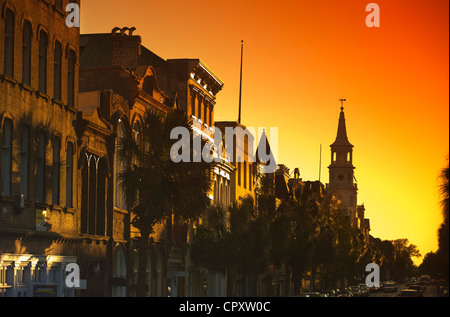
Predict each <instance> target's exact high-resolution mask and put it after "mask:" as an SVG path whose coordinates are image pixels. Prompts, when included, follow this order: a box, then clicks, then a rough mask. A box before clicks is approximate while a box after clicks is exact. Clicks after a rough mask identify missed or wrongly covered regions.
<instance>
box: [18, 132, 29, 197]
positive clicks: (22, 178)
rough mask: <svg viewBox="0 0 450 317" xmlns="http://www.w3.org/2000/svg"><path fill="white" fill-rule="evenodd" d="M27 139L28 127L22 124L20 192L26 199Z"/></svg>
mask: <svg viewBox="0 0 450 317" xmlns="http://www.w3.org/2000/svg"><path fill="white" fill-rule="evenodd" d="M29 140H30V129H29V128H28V126H24V127H23V129H22V146H21V149H20V193H21V194H22V195H23V199H28V170H29V152H30V149H29Z"/></svg>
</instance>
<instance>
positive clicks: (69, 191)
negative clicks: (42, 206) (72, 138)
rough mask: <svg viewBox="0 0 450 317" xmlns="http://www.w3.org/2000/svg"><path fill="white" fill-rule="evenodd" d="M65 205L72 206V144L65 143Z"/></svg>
mask: <svg viewBox="0 0 450 317" xmlns="http://www.w3.org/2000/svg"><path fill="white" fill-rule="evenodd" d="M66 206H67V207H68V208H71V207H73V144H72V142H68V143H67V152H66Z"/></svg>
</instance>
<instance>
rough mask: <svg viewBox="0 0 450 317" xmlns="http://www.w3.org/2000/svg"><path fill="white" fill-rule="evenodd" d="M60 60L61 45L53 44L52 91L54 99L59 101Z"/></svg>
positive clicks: (58, 43)
mask: <svg viewBox="0 0 450 317" xmlns="http://www.w3.org/2000/svg"><path fill="white" fill-rule="evenodd" d="M61 60H62V45H61V43H60V42H58V41H56V42H55V52H54V60H53V64H54V67H53V73H54V78H53V79H54V80H53V89H54V97H55V99H57V100H61Z"/></svg>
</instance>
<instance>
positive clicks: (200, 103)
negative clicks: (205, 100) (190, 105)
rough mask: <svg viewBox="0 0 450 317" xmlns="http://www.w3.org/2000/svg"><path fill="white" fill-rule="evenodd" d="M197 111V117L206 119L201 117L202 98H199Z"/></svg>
mask: <svg viewBox="0 0 450 317" xmlns="http://www.w3.org/2000/svg"><path fill="white" fill-rule="evenodd" d="M197 113H198V118H197V119H201V120H202V121H204V119H203V118H201V116H202V100H201V99H197Z"/></svg>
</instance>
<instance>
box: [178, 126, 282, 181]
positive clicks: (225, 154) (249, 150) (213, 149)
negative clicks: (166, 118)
mask: <svg viewBox="0 0 450 317" xmlns="http://www.w3.org/2000/svg"><path fill="white" fill-rule="evenodd" d="M265 130H266V129H265V128H258V129H255V128H253V127H248V128H246V129H243V128H242V127H239V126H238V127H235V128H233V127H225V131H224V132H225V135H223V134H222V131H221V130H220V129H219V128H217V127H214V138H211V137H210V136H208V135H205V134H200V133H194V137H193V138H192V137H191V133H190V131H189V129H188V128H186V127H176V128H174V129H173V130H172V131H171V133H170V138H171V139H172V140H178V141H177V142H175V143H174V144H173V146H172V148H171V150H170V158H171V160H172V161H173V162H175V163H180V162H202V161H204V162H207V163H212V162H216V163H219V162H221V161H223V160H224V158H226V160H228V161H229V162H233V161H236V162H244V161H245V162H249V163H253V162H256V161H258V162H259V163H263V164H262V166H263V168H262V173H273V172H275V170H276V168H277V163H276V158H277V156H278V128H276V127H270V128H269V132H270V142H269V140H267V135H266V133H265ZM256 131H258V135H260V136H261V138H260V142H259V144H258V146H257V148H256V150H255V149H254V147H255V143H254V142H253V138H254V136H255V135H256ZM202 138H203V139H206V143H205V144H204V145H203V147H202ZM191 142H192V144H191ZM191 145H192V147H191ZM268 145H269V146H268ZM191 148H192V149H193V151H192V152H191ZM191 154H192V155H191Z"/></svg>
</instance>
